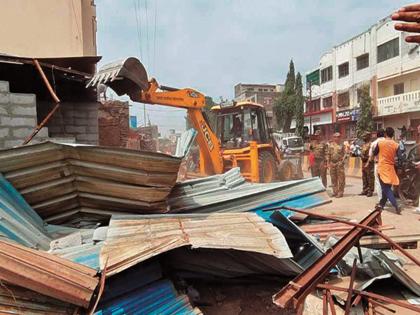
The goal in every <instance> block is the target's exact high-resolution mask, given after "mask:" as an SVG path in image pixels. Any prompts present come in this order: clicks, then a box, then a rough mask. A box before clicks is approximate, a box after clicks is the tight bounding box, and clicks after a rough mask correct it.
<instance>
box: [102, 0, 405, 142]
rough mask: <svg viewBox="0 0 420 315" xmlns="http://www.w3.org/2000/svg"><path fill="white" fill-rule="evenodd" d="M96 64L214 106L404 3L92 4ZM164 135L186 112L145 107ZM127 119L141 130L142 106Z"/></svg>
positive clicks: (309, 61)
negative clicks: (123, 64)
mask: <svg viewBox="0 0 420 315" xmlns="http://www.w3.org/2000/svg"><path fill="white" fill-rule="evenodd" d="M95 3H96V10H97V12H96V14H97V45H98V54H99V55H101V56H103V58H102V61H101V63H100V65H101V64H105V63H107V62H110V61H113V60H116V59H122V58H124V57H128V56H134V57H138V58H139V59H140V60H141V62H142V63H143V64H144V66H145V67H146V69H147V71H148V74H149V77H155V78H156V79H157V80H158V82H159V83H160V84H162V85H167V86H173V87H178V88H185V87H190V88H194V89H197V90H198V91H200V92H202V93H204V94H205V95H208V96H211V97H213V99H214V100H215V101H218V100H219V99H220V97H223V98H224V99H232V98H233V94H234V91H233V88H234V86H235V85H236V84H238V83H283V82H284V80H285V78H286V74H287V71H288V67H289V61H290V59H293V61H294V63H295V67H296V71H300V72H301V73H302V74H305V73H306V72H308V71H310V70H312V69H315V68H317V66H318V64H319V60H320V57H321V55H322V54H323V53H325V52H326V51H328V50H329V49H331V48H332V47H333V46H335V45H337V44H339V43H341V42H343V41H346V40H347V39H349V38H351V37H353V36H355V35H357V34H358V33H361V32H363V31H365V30H366V29H367V28H368V27H369V26H371V25H373V24H374V23H376V22H377V21H378V20H379V19H381V18H384V17H386V16H387V15H389V14H391V13H392V12H393V11H395V10H396V9H398V8H399V7H401V6H403V5H406V4H408V3H409V2H407V1H401V0H259V1H255V0H254V1H253V0H118V1H117V0H96V1H95ZM146 112H147V117H148V119H150V121H151V123H152V124H158V125H159V127H160V128H159V129H160V131H161V133H162V134H163V135H165V134H167V133H168V130H169V129H171V128H173V129H176V130H177V131H183V130H184V129H185V119H184V117H185V111H184V110H179V109H172V108H168V107H163V106H156V105H146ZM130 114H131V115H136V116H138V121H139V125H143V124H144V115H143V105H141V104H136V103H134V104H132V106H131V107H130Z"/></svg>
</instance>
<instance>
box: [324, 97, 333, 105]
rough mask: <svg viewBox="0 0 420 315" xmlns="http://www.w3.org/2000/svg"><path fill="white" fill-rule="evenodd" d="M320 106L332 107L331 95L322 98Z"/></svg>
mask: <svg viewBox="0 0 420 315" xmlns="http://www.w3.org/2000/svg"><path fill="white" fill-rule="evenodd" d="M322 106H323V107H324V108H328V107H332V96H330V97H326V98H323V99H322Z"/></svg>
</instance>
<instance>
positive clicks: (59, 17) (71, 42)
mask: <svg viewBox="0 0 420 315" xmlns="http://www.w3.org/2000/svg"><path fill="white" fill-rule="evenodd" d="M0 20H1V21H2V25H7V27H1V28H0V42H1V48H0V53H2V54H8V55H13V56H20V57H37V58H53V57H80V56H96V54H97V49H96V6H95V2H94V0H40V1H33V0H2V2H1V10H0Z"/></svg>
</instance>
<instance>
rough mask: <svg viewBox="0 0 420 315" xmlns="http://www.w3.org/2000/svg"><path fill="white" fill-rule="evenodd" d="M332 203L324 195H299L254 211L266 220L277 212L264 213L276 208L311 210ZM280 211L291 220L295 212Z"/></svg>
mask: <svg viewBox="0 0 420 315" xmlns="http://www.w3.org/2000/svg"><path fill="white" fill-rule="evenodd" d="M328 202H330V200H329V198H328V196H327V195H326V194H322V193H318V192H316V193H309V194H298V195H292V196H288V197H287V198H281V197H279V200H278V201H275V202H269V203H264V204H261V205H259V206H258V207H256V208H254V209H252V211H255V212H256V213H257V214H258V215H259V216H260V217H262V218H264V219H266V221H269V220H267V218H269V217H270V216H271V215H272V214H273V213H274V212H275V211H264V210H265V209H269V208H275V207H279V208H280V207H291V208H296V209H309V208H313V207H316V206H320V205H323V204H325V203H328ZM277 211H280V212H281V213H282V214H283V215H284V216H286V217H288V218H290V217H291V216H293V214H294V213H293V212H292V211H289V210H277Z"/></svg>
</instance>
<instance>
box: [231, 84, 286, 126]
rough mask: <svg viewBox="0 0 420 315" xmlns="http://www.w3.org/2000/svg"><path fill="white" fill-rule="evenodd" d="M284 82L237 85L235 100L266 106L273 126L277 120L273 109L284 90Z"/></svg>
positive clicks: (269, 120)
mask: <svg viewBox="0 0 420 315" xmlns="http://www.w3.org/2000/svg"><path fill="white" fill-rule="evenodd" d="M283 90H284V85H283V84H244V83H239V84H237V85H235V101H237V102H239V101H252V102H255V103H258V104H261V105H263V106H264V107H265V110H266V113H267V118H268V122H269V123H270V125H271V126H272V127H273V128H276V126H277V120H276V117H275V113H274V110H273V107H274V104H275V101H276V99H277V98H278V97H279V96H280V93H281V92H283Z"/></svg>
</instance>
